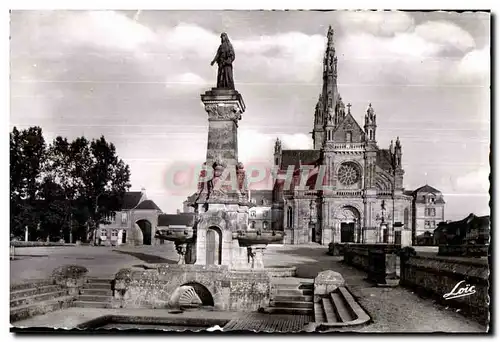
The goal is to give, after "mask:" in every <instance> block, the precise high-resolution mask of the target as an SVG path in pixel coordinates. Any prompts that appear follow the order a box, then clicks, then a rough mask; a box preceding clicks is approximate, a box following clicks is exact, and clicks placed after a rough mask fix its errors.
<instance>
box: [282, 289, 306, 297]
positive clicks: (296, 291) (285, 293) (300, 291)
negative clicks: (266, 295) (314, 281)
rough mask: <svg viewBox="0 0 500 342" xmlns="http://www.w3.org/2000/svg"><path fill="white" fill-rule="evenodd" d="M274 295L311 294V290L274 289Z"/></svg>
mask: <svg viewBox="0 0 500 342" xmlns="http://www.w3.org/2000/svg"><path fill="white" fill-rule="evenodd" d="M273 292H274V293H275V294H276V296H312V295H313V290H312V289H311V290H299V289H274V291H273Z"/></svg>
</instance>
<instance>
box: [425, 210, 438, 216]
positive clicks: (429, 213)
mask: <svg viewBox="0 0 500 342" xmlns="http://www.w3.org/2000/svg"><path fill="white" fill-rule="evenodd" d="M426 216H436V208H427V209H426Z"/></svg>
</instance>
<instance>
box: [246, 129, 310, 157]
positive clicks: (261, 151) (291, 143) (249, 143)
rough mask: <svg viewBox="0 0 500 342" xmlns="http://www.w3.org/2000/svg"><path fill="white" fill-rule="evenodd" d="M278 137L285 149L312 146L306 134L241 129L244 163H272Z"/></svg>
mask: <svg viewBox="0 0 500 342" xmlns="http://www.w3.org/2000/svg"><path fill="white" fill-rule="evenodd" d="M276 138H279V139H280V140H281V142H282V147H283V149H285V150H295V149H309V148H312V141H311V137H310V136H309V135H306V134H273V133H269V134H266V133H261V132H259V131H257V130H251V129H239V130H238V149H239V150H238V156H239V158H240V159H241V160H242V161H243V163H252V162H268V163H269V164H270V165H271V164H272V162H273V151H274V143H275V141H276Z"/></svg>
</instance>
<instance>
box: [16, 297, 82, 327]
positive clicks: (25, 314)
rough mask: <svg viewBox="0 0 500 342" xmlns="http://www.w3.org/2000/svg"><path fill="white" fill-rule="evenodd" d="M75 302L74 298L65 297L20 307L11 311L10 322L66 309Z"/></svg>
mask: <svg viewBox="0 0 500 342" xmlns="http://www.w3.org/2000/svg"><path fill="white" fill-rule="evenodd" d="M74 300H75V297H73V296H64V297H59V298H55V299H50V300H46V301H42V302H37V303H33V304H27V305H20V306H17V307H14V308H11V309H10V321H11V322H16V321H20V320H22V319H27V318H30V317H33V316H36V315H43V314H46V313H49V312H52V311H56V310H61V309H66V308H68V307H70V306H71V305H72V303H73V301H74Z"/></svg>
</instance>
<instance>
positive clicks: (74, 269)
mask: <svg viewBox="0 0 500 342" xmlns="http://www.w3.org/2000/svg"><path fill="white" fill-rule="evenodd" d="M87 272H88V270H87V268H85V267H83V266H79V265H64V266H59V267H58V268H56V269H55V270H54V271H52V277H53V278H55V279H62V278H73V279H74V278H80V277H81V276H83V275H84V274H86V273H87Z"/></svg>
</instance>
